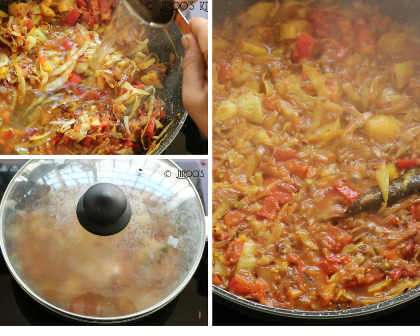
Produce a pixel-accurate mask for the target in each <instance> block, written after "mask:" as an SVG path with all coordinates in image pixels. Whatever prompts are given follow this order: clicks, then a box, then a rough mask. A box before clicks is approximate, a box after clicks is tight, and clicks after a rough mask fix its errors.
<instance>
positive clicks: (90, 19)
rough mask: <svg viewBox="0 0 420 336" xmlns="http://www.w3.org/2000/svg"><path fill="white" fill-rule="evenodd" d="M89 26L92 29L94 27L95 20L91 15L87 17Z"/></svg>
mask: <svg viewBox="0 0 420 336" xmlns="http://www.w3.org/2000/svg"><path fill="white" fill-rule="evenodd" d="M89 27H90V28H92V29H93V28H94V27H95V20H94V18H93V17H89Z"/></svg>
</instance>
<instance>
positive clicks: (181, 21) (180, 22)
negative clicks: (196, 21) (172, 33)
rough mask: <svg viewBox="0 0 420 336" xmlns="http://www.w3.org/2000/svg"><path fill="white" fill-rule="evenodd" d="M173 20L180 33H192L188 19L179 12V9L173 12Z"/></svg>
mask: <svg viewBox="0 0 420 336" xmlns="http://www.w3.org/2000/svg"><path fill="white" fill-rule="evenodd" d="M174 21H175V24H176V25H177V26H178V28H179V30H180V31H181V32H182V34H184V35H187V34H192V31H191V28H190V24H189V23H188V20H187V19H186V18H185V16H184V15H183V14H182V13H181V11H180V10H179V9H178V10H177V11H176V13H175V19H174Z"/></svg>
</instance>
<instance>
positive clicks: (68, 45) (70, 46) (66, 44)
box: [61, 37, 76, 50]
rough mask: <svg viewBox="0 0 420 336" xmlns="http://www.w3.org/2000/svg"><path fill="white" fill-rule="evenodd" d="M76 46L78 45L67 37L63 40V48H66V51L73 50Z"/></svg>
mask: <svg viewBox="0 0 420 336" xmlns="http://www.w3.org/2000/svg"><path fill="white" fill-rule="evenodd" d="M75 45H76V43H74V42H72V41H70V40H69V39H68V38H67V37H63V38H62V39H61V46H62V47H63V48H64V50H71V49H73V46H75Z"/></svg>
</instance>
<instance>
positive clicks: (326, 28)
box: [309, 8, 330, 36]
mask: <svg viewBox="0 0 420 336" xmlns="http://www.w3.org/2000/svg"><path fill="white" fill-rule="evenodd" d="M309 20H310V21H311V23H312V26H313V27H314V28H315V30H318V31H320V32H321V34H322V35H324V36H325V35H326V34H328V33H329V32H330V25H329V24H328V23H326V22H325V17H324V10H323V9H322V8H318V9H317V10H316V11H315V12H312V13H311V14H310V15H309Z"/></svg>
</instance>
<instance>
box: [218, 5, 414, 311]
mask: <svg viewBox="0 0 420 336" xmlns="http://www.w3.org/2000/svg"><path fill="white" fill-rule="evenodd" d="M213 54H214V59H213V61H214V63H213V78H214V83H213V92H214V105H213V106H214V112H213V177H214V183H213V211H214V212H213V284H215V285H216V286H219V287H221V288H223V289H225V290H227V291H230V292H231V293H234V294H236V295H239V296H241V297H244V298H246V299H249V300H252V301H254V302H258V303H261V304H264V305H268V306H273V307H280V308H286V309H299V310H315V311H323V310H339V309H349V308H354V307H361V306H366V305H370V304H374V303H378V302H381V301H385V300H388V299H391V298H394V297H396V296H398V295H400V294H402V293H405V292H406V291H410V290H412V289H414V288H415V287H416V286H417V285H419V284H420V274H419V270H420V265H419V257H418V256H419V253H420V231H419V229H420V195H419V194H417V192H419V191H420V184H419V180H420V177H419V174H420V172H419V170H418V168H415V167H419V166H420V109H419V102H420V61H419V60H420V35H419V32H418V31H417V29H416V28H414V27H412V26H408V25H402V24H399V23H397V22H395V21H393V20H392V19H391V18H390V17H387V16H383V15H381V14H380V9H379V8H376V7H375V8H374V7H370V6H368V5H366V4H364V3H362V2H357V1H354V2H352V3H348V4H340V5H339V6H338V5H337V3H336V2H333V1H319V2H318V1H308V2H298V1H285V2H282V3H280V2H279V1H275V2H257V3H256V4H254V5H253V6H252V7H250V8H249V9H248V10H247V11H242V12H240V13H239V14H238V15H237V16H235V17H232V18H228V19H226V20H225V21H224V23H223V25H221V26H219V27H216V28H215V30H214V37H213ZM354 202H355V203H354ZM353 203H354V204H353Z"/></svg>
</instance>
